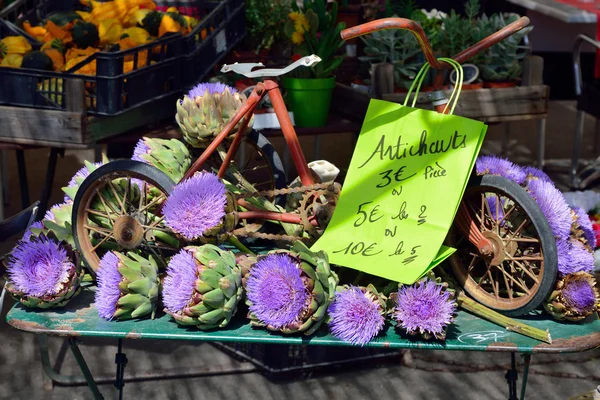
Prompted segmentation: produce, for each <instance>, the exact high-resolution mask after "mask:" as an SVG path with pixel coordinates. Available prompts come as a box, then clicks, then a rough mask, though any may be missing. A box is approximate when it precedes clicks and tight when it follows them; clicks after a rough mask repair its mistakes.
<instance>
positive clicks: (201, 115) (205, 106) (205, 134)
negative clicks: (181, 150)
mask: <svg viewBox="0 0 600 400" xmlns="http://www.w3.org/2000/svg"><path fill="white" fill-rule="evenodd" d="M245 101H246V96H245V95H243V94H242V93H238V92H237V90H235V89H234V88H232V87H230V86H227V85H224V84H221V83H201V84H199V85H198V86H196V87H195V88H193V89H192V90H190V92H189V93H188V94H187V95H185V96H184V97H183V100H177V114H176V115H175V120H176V121H177V124H178V125H179V127H180V128H181V131H182V133H183V138H184V140H185V141H186V142H187V143H188V144H190V145H191V146H193V147H201V148H203V147H207V146H208V145H209V144H210V142H212V140H213V139H214V138H215V137H216V136H217V135H218V134H219V133H220V132H221V131H222V130H223V128H224V127H225V125H227V123H228V122H229V120H230V119H231V118H232V117H233V116H235V115H236V113H237V112H238V110H239V109H240V108H241V107H242V105H243V104H244V102H245ZM242 120H243V119H242ZM242 120H240V122H238V124H237V125H236V126H235V128H234V129H232V131H231V134H234V133H236V132H237V129H238V127H239V125H240V124H241V123H242ZM253 121H254V117H252V118H251V119H250V122H249V124H248V130H250V128H251V127H252V123H253Z"/></svg>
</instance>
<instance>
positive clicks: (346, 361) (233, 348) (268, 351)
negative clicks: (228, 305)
mask: <svg viewBox="0 0 600 400" xmlns="http://www.w3.org/2000/svg"><path fill="white" fill-rule="evenodd" d="M213 345H214V346H215V347H217V348H218V349H220V350H222V351H224V352H225V353H227V354H229V355H231V356H233V357H235V358H238V359H241V360H242V361H249V362H251V363H253V364H254V365H255V366H256V367H258V368H259V369H260V370H261V372H263V373H264V374H265V375H266V376H267V377H268V378H270V379H274V380H289V379H299V378H302V377H304V376H306V374H308V373H313V372H319V371H322V372H328V373H330V372H333V371H334V368H335V367H344V370H345V369H347V368H350V367H355V368H364V367H373V366H377V365H379V364H384V363H385V362H391V361H393V360H398V359H399V358H400V357H401V355H402V351H401V350H396V349H381V348H372V347H355V346H352V347H351V346H307V345H287V344H257V343H229V342H228V343H213ZM303 374H304V376H303Z"/></svg>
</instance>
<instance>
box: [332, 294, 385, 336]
mask: <svg viewBox="0 0 600 400" xmlns="http://www.w3.org/2000/svg"><path fill="white" fill-rule="evenodd" d="M383 311H384V309H383V307H382V304H381V302H380V301H379V299H378V297H377V295H376V294H374V293H372V292H371V291H369V290H367V289H365V288H360V287H357V286H350V287H347V288H344V289H342V290H340V291H337V292H336V293H335V300H334V301H333V303H331V305H330V306H329V310H328V312H329V317H330V318H331V319H330V321H329V325H330V329H331V333H332V334H333V336H335V337H338V338H340V339H342V340H343V341H345V342H348V343H352V344H357V345H361V346H363V345H365V344H366V343H368V342H370V341H371V339H373V338H374V337H375V336H377V334H378V333H379V332H380V331H381V329H382V328H383V326H384V325H385V318H384V317H383V315H382V314H383Z"/></svg>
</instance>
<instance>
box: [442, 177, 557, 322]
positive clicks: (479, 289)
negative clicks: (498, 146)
mask: <svg viewBox="0 0 600 400" xmlns="http://www.w3.org/2000/svg"><path fill="white" fill-rule="evenodd" d="M486 193H496V194H498V193H500V194H501V195H503V196H504V197H505V198H506V199H510V200H506V201H505V202H503V199H502V198H501V197H499V196H498V197H496V198H497V200H496V202H498V203H499V204H502V208H501V209H500V208H497V209H496V215H499V213H500V211H499V210H502V213H503V214H502V215H503V216H502V219H500V220H498V218H496V222H498V221H499V222H498V225H497V226H496V228H497V229H498V232H499V235H498V238H499V239H500V241H499V242H498V241H496V242H495V243H498V246H502V251H503V254H502V255H501V258H499V259H496V258H495V257H494V259H493V260H491V259H488V260H486V259H484V258H483V257H482V256H479V260H477V261H475V262H474V261H473V260H476V257H475V255H474V253H475V254H478V252H477V251H476V250H475V246H473V245H472V244H471V243H470V242H469V241H468V240H467V239H466V238H464V237H461V238H460V239H458V238H457V237H456V236H457V235H456V234H457V232H458V230H457V228H456V227H453V228H452V231H451V234H450V235H449V239H450V240H449V245H450V246H452V247H456V248H457V251H456V252H455V253H454V254H453V255H452V256H451V257H450V263H451V266H452V269H453V271H454V275H455V277H456V278H457V279H458V281H459V284H461V285H462V287H463V288H464V289H465V291H466V292H467V293H468V294H469V295H471V296H472V297H473V298H474V299H475V300H477V301H478V302H480V303H482V304H483V305H485V306H487V307H489V308H491V309H493V310H496V311H498V312H500V313H502V314H504V315H507V316H511V317H516V316H520V315H524V314H527V313H529V312H530V311H531V310H533V309H536V308H538V307H539V306H540V305H541V304H542V302H543V301H544V300H545V299H546V298H547V296H548V295H549V294H550V292H551V291H552V290H553V288H554V285H555V283H556V275H557V272H558V259H557V250H556V240H555V238H554V235H553V233H552V230H551V229H550V226H549V224H548V221H547V219H546V217H545V216H544V214H543V213H542V211H541V210H540V208H539V206H538V205H537V203H536V202H535V200H534V199H533V198H532V197H531V196H530V195H529V193H527V192H526V190H525V189H523V188H522V187H521V186H519V185H518V184H516V183H514V182H512V181H510V180H508V179H506V178H503V177H501V176H496V175H482V176H475V177H473V178H472V179H471V180H470V181H469V184H468V185H467V189H466V190H465V194H464V196H463V200H462V201H463V202H466V203H465V204H466V205H468V204H469V202H470V201H471V198H472V197H479V199H480V201H481V205H482V206H484V208H487V211H490V214H493V213H492V212H491V208H492V207H491V205H490V203H487V207H486V206H485V205H484V200H483V199H485V202H488V201H490V200H487V199H488V197H487V196H488V194H486ZM477 194H479V196H477ZM511 204H512V205H514V208H513V210H514V209H517V214H516V216H518V215H519V214H518V210H519V209H520V210H522V212H523V214H524V217H523V222H522V224H525V221H527V219H528V220H529V221H530V223H528V224H527V225H524V226H528V227H529V230H528V231H527V232H529V233H531V232H533V233H535V235H536V238H539V249H538V250H539V255H538V256H537V257H534V254H535V250H536V249H537V247H536V243H535V242H534V241H531V239H530V238H529V237H526V236H522V235H521V233H518V235H519V236H516V235H514V236H512V238H510V237H509V236H508V235H509V233H510V232H508V230H509V229H511V228H510V227H509V225H511V224H512V220H509V218H508V217H507V215H508V214H511V218H513V216H512V213H514V211H509V212H506V211H505V210H504V206H505V205H507V206H508V205H511ZM499 207H500V206H499ZM470 210H471V211H472V210H473V207H472V206H471V208H470ZM471 211H470V212H471ZM479 212H481V214H482V215H484V214H485V213H486V211H485V210H484V211H483V212H482V211H481V206H480V207H479V210H477V213H479ZM477 213H472V214H471V215H475V218H474V220H475V221H476V223H477V219H476V218H477V215H478V214H477ZM486 217H487V215H486V216H485V217H483V218H482V219H479V228H480V229H482V226H483V225H486V224H490V222H489V221H488V219H487V218H486ZM482 221H484V222H482ZM515 221H519V219H518V218H517V219H515ZM491 224H492V225H493V222H491ZM502 224H504V226H503V225H502ZM518 229H519V228H518ZM483 230H484V229H482V231H483ZM501 230H504V234H505V237H504V238H502V237H501V236H502V232H501ZM524 230H525V228H523V231H524ZM486 233H487V234H488V235H489V237H490V238H492V237H493V236H494V235H495V234H496V233H494V232H492V231H486ZM484 236H485V235H484ZM521 241H522V242H521ZM519 243H525V244H523V245H522V244H519ZM528 243H530V244H528ZM494 246H496V244H494ZM519 246H523V247H525V249H526V250H525V251H523V247H519ZM527 246H529V247H527ZM527 249H530V250H527ZM511 252H512V254H510V253H511ZM518 252H519V253H520V254H521V255H523V256H522V257H521V256H518V255H517V257H515V254H517V253H518ZM529 252H530V253H529ZM465 254H468V257H465ZM469 257H472V258H471V262H470V263H469V265H468V267H467V268H466V269H465V264H466V262H465V260H468V258H469ZM505 257H506V258H505ZM527 257H529V259H531V260H533V259H534V258H535V259H536V260H537V259H539V258H541V260H540V266H538V267H537V268H532V270H531V271H529V272H530V273H532V274H533V272H532V271H535V270H537V271H539V272H538V275H535V276H536V277H539V282H537V283H536V281H535V279H533V278H531V277H530V279H531V281H532V282H534V283H532V288H529V287H528V286H527V282H528V280H525V279H523V278H522V277H521V278H516V277H515V276H513V275H511V276H512V279H513V280H510V282H508V280H509V279H510V278H506V275H505V274H504V272H502V270H504V271H506V269H505V268H506V267H507V264H505V261H507V262H508V263H511V262H512V265H510V266H509V270H510V272H511V274H512V273H516V272H518V270H519V269H518V268H516V269H515V268H513V267H514V266H515V265H519V263H518V262H516V259H517V258H520V259H521V262H522V264H523V265H525V267H521V270H522V271H521V272H523V273H524V272H525V270H528V266H529V265H533V263H532V264H527V262H526V261H527V260H528V258H527ZM480 261H483V267H484V268H487V271H490V272H489V278H488V277H485V278H484V277H483V276H482V277H481V278H480V279H479V282H477V281H476V280H475V278H474V277H473V275H475V273H477V272H478V270H481V269H483V268H481V269H480V266H482V264H481V262H480ZM496 263H499V266H495V265H494V264H496ZM492 266H495V267H496V268H495V269H494V271H498V272H499V273H500V274H501V275H502V277H503V280H504V279H506V281H505V285H504V286H505V289H506V291H507V292H510V291H512V289H509V288H508V287H509V286H510V287H512V286H513V283H514V282H517V279H519V280H520V281H521V283H520V284H525V286H527V289H530V290H533V289H535V292H534V293H533V294H529V292H527V290H525V291H526V292H527V295H526V296H525V297H522V296H521V297H519V298H517V299H514V298H513V296H512V295H511V296H510V297H509V298H508V299H506V298H499V294H500V288H501V285H500V283H501V281H500V278H497V282H496V283H495V284H494V279H493V278H492V272H491V271H492V268H491V267H492ZM487 271H486V274H487ZM484 279H489V280H490V281H491V286H492V289H493V292H494V294H491V293H490V292H489V290H485V289H484V285H483V284H482V282H484ZM522 290H523V289H522ZM496 291H497V292H498V293H496Z"/></svg>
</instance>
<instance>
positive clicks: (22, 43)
mask: <svg viewBox="0 0 600 400" xmlns="http://www.w3.org/2000/svg"><path fill="white" fill-rule="evenodd" d="M30 51H31V44H30V43H29V42H28V41H27V39H25V38H24V37H23V36H7V37H5V38H4V39H2V40H0V58H4V57H5V56H6V55H8V54H20V55H24V54H25V53H29V52H30Z"/></svg>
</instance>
